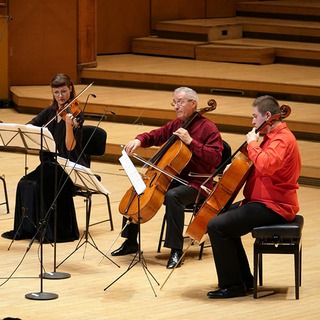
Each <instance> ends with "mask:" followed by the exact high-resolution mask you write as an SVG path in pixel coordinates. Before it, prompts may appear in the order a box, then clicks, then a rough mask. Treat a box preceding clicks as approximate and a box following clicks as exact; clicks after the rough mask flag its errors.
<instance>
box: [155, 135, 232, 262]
mask: <svg viewBox="0 0 320 320" xmlns="http://www.w3.org/2000/svg"><path fill="white" fill-rule="evenodd" d="M222 142H223V151H222V157H221V162H220V164H219V166H218V168H219V167H220V166H221V170H220V172H221V173H222V172H223V170H224V169H225V167H226V166H227V165H228V164H229V163H230V162H231V153H232V150H231V147H230V145H229V144H228V142H226V141H224V140H222ZM219 175H220V173H219ZM219 175H218V176H219ZM209 176H210V175H208V177H209ZM202 203H203V201H202V202H201V201H200V202H199V203H197V204H195V203H192V204H191V205H189V206H187V207H186V208H185V210H184V212H185V213H191V217H190V221H189V223H190V222H191V221H192V219H193V216H194V215H195V214H196V213H197V211H198V210H199V209H200V207H201V205H202ZM189 223H188V224H185V227H188V225H189ZM165 226H166V215H164V216H163V220H162V225H161V230H160V236H159V242H158V250H157V252H158V253H159V252H161V245H162V243H163V242H164V238H163V234H164V230H165ZM204 244H205V242H202V243H201V244H200V251H199V260H201V259H202V254H203V249H204V248H205V245H204Z"/></svg>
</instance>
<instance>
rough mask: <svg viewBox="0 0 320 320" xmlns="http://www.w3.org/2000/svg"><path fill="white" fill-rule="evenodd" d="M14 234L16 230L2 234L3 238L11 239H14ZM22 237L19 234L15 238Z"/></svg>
mask: <svg viewBox="0 0 320 320" xmlns="http://www.w3.org/2000/svg"><path fill="white" fill-rule="evenodd" d="M14 236H15V232H14V230H11V231H7V232H4V233H3V234H2V235H1V237H2V238H5V239H10V240H13V239H14ZM20 239H21V237H20V235H19V234H17V235H16V238H15V240H20Z"/></svg>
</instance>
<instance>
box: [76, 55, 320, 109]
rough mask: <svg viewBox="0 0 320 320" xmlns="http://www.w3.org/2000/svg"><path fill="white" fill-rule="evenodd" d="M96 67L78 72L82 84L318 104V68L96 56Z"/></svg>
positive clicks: (319, 74) (143, 57)
mask: <svg viewBox="0 0 320 320" xmlns="http://www.w3.org/2000/svg"><path fill="white" fill-rule="evenodd" d="M97 64H98V65H97V67H96V68H84V69H83V70H82V73H81V78H82V82H83V83H89V82H91V81H95V83H96V84H103V85H111V86H115V85H116V86H123V87H128V86H130V87H135V88H152V89H157V90H159V89H162V90H168V89H169V90H172V89H173V88H176V87H178V86H181V85H185V86H189V87H192V88H194V89H196V90H197V91H198V92H204V93H210V92H211V91H214V92H217V91H218V90H220V91H225V92H226V91H228V90H230V91H231V90H234V91H236V92H238V93H239V94H241V95H244V96H256V95H260V94H264V93H268V94H271V95H275V96H276V97H278V98H279V99H280V98H281V99H286V100H296V101H297V100H299V101H305V102H315V103H316V102H320V97H319V85H318V79H320V69H319V68H318V67H311V66H295V65H287V64H270V65H263V66H260V65H246V64H235V63H221V62H212V61H199V60H189V59H177V58H168V57H151V56H145V55H134V54H123V55H105V56H98V57H97ZM275 75H276V76H275ZM304 75H305V76H304Z"/></svg>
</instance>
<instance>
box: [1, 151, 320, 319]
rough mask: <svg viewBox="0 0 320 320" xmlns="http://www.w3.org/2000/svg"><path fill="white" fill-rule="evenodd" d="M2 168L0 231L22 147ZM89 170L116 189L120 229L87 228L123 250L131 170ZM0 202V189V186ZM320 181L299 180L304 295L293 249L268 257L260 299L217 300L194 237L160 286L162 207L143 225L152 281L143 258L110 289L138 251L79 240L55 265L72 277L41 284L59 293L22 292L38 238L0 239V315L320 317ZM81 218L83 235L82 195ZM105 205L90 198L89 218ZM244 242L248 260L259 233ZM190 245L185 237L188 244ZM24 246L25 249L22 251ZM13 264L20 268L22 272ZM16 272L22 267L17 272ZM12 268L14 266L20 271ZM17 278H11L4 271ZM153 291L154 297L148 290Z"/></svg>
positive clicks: (31, 275)
mask: <svg viewBox="0 0 320 320" xmlns="http://www.w3.org/2000/svg"><path fill="white" fill-rule="evenodd" d="M27 160H28V161H27V163H28V167H29V170H30V171H31V170H33V169H34V168H35V167H36V166H37V165H38V157H37V156H35V155H29V156H28V159H27ZM0 161H1V172H0V173H1V174H2V173H5V178H6V182H7V187H8V192H9V201H10V213H9V214H6V213H5V208H4V206H0V226H1V227H0V232H1V233H2V232H5V231H8V230H11V229H12V226H13V217H14V206H15V190H16V185H17V182H18V180H19V179H20V177H21V176H22V175H23V174H24V165H25V157H24V155H23V154H21V153H9V152H1V153H0ZM92 170H93V172H96V173H98V174H100V175H101V176H102V181H103V184H104V186H105V187H106V188H107V189H108V190H109V191H110V192H111V194H110V199H111V206H112V212H113V219H114V225H115V230H114V231H110V226H109V224H108V223H103V224H98V225H96V226H92V227H91V228H90V233H91V235H92V237H93V239H94V241H95V242H96V244H97V246H98V248H99V249H100V250H102V251H103V252H108V250H109V249H110V247H111V246H112V244H113V243H114V242H115V243H114V245H113V246H112V249H111V250H113V249H115V248H117V247H118V246H119V245H120V244H121V243H122V240H121V239H118V234H119V232H120V226H121V219H122V217H121V215H120V214H119V213H118V204H119V201H120V200H121V198H122V196H123V195H124V192H125V191H126V190H127V188H128V187H129V181H128V178H127V177H126V176H125V175H124V174H123V171H121V170H120V166H119V165H118V164H110V163H103V162H93V163H92ZM0 191H1V193H0V199H1V200H2V196H3V194H2V189H0ZM319 195H320V193H319V189H318V188H313V187H307V186H303V185H302V186H301V188H300V190H299V199H300V204H301V211H300V213H301V214H302V215H303V216H304V218H305V226H304V230H303V259H302V287H301V288H300V299H299V300H295V297H294V269H293V267H294V263H293V257H292V256H291V255H290V256H289V255H280V256H279V255H278V256H273V255H268V256H266V257H265V258H264V285H265V286H264V287H263V288H262V289H260V293H259V297H260V298H259V299H257V300H254V299H253V298H252V296H247V297H242V298H236V299H230V300H224V301H217V300H216V301H214V300H210V299H208V298H207V296H206V294H207V292H208V291H210V290H213V289H215V288H216V286H217V277H216V273H215V269H214V263H213V259H212V253H211V249H210V248H206V249H205V250H204V255H203V260H201V261H199V260H198V259H197V258H198V252H199V247H198V246H197V245H195V246H192V247H191V248H190V249H189V251H188V252H187V254H186V260H185V262H184V264H183V266H182V267H181V268H180V269H177V270H175V271H174V273H173V274H172V275H171V277H170V278H169V280H168V281H167V283H166V284H165V286H164V287H163V288H162V290H160V286H161V285H162V284H163V283H164V281H165V279H166V278H167V276H168V274H169V270H167V269H166V268H165V265H166V262H167V259H168V256H169V250H168V249H166V248H163V249H162V252H161V253H157V252H156V250H157V244H158V236H159V231H160V225H161V221H162V217H163V208H161V209H160V211H159V212H158V213H157V214H156V216H155V217H154V218H153V219H152V220H150V221H149V222H148V223H146V224H143V225H142V249H143V254H144V257H145V259H146V262H147V266H148V270H149V271H150V272H151V274H152V275H153V276H154V277H155V279H156V280H157V281H158V282H159V284H160V285H157V284H156V283H155V282H154V281H153V279H150V281H151V284H150V283H149V281H148V278H147V277H146V274H145V273H144V270H143V268H142V267H141V265H140V264H137V265H136V266H135V267H134V268H133V269H131V270H130V271H129V272H128V273H127V274H125V275H124V276H123V277H122V278H121V279H119V280H118V281H117V282H115V283H114V284H113V285H112V286H111V287H110V288H108V289H107V290H106V291H104V288H105V287H107V286H108V285H109V284H111V283H112V282H113V281H114V280H116V279H117V278H118V277H119V276H120V275H121V274H122V273H123V272H125V271H126V270H127V268H128V266H129V264H130V262H131V261H132V259H133V255H129V256H124V257H114V258H113V257H111V256H110V254H109V255H108V256H109V257H110V258H112V260H113V261H114V262H116V263H117V264H118V265H119V266H120V268H118V267H117V266H115V265H114V264H113V263H112V262H110V261H109V260H108V259H106V258H104V259H102V255H101V254H100V253H99V252H98V251H97V250H95V249H94V248H93V247H92V246H91V245H87V247H86V250H85V246H83V247H81V248H80V249H79V250H78V251H77V252H76V253H74V254H73V255H72V256H71V257H70V258H69V259H67V260H66V261H65V262H64V263H63V264H62V265H61V266H60V267H59V268H58V269H57V271H60V272H66V273H69V274H70V275H71V278H69V279H64V280H44V281H43V290H42V291H43V292H50V293H56V294H58V298H57V299H55V300H48V301H35V300H29V299H26V298H25V294H28V293H34V292H35V293H37V292H39V291H40V289H41V287H40V284H41V282H40V279H39V278H38V275H39V272H40V263H39V243H38V242H35V243H33V245H32V246H31V249H30V250H29V251H28V252H27V247H28V245H29V241H28V240H20V241H15V242H14V243H13V245H12V247H11V249H10V250H8V246H9V244H10V241H9V240H7V239H4V238H0V255H1V259H0V270H1V271H0V278H1V279H0V293H1V299H0V310H1V311H0V317H3V318H4V317H8V316H10V317H19V318H20V319H23V320H26V319H32V320H40V319H41V320H43V319H47V320H56V319H61V320H67V319H88V320H89V319H92V320H106V319H112V320H119V319H150V320H151V319H207V318H209V317H213V318H214V319H217V320H220V319H221V320H222V319H223V320H224V319H252V318H254V317H257V316H258V317H259V319H261V320H270V319H284V318H286V319H317V318H319V316H320V308H319V305H318V302H317V301H319V299H320V294H319V290H318V287H319V283H320V274H319V272H318V269H319V264H320V256H319V252H320V250H319V249H320V248H319V241H317V237H318V234H319V224H320V217H319V206H320V197H319ZM75 205H76V211H77V219H78V224H79V228H80V234H82V232H83V230H84V226H85V210H84V207H85V204H84V202H83V199H82V198H81V199H80V198H79V197H78V198H77V197H76V198H75ZM106 214H107V210H106V203H105V199H104V197H102V196H94V197H93V207H92V215H91V222H98V221H101V220H103V219H104V218H105V217H106ZM243 242H244V246H245V248H246V250H247V253H248V258H249V260H250V263H251V265H252V247H253V239H252V238H251V235H247V236H245V237H243ZM187 244H188V241H187V240H186V243H185V245H187ZM76 245H77V242H76V241H75V242H72V243H62V244H58V245H57V263H60V262H61V261H62V260H63V259H65V258H66V257H67V256H68V255H69V254H70V253H71V252H72V251H73V250H74V248H75V247H76ZM26 252H27V253H26ZM53 257H54V256H53V248H52V247H51V245H50V244H45V245H44V269H45V271H46V272H52V271H53V270H54V269H53ZM16 268H17V270H16ZM15 270H16V271H15ZM14 271H15V272H14ZM9 277H11V278H10V279H9V280H8V281H7V279H8V278H9ZM152 288H153V289H154V290H155V293H156V296H155V294H154V292H153V290H152Z"/></svg>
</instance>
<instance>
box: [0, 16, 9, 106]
mask: <svg viewBox="0 0 320 320" xmlns="http://www.w3.org/2000/svg"><path fill="white" fill-rule="evenodd" d="M8 22H10V21H9V20H8V17H5V16H4V17H1V16H0V100H7V99H8V98H9V92H8V91H9V90H8V88H9V80H8V79H9V78H8Z"/></svg>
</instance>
